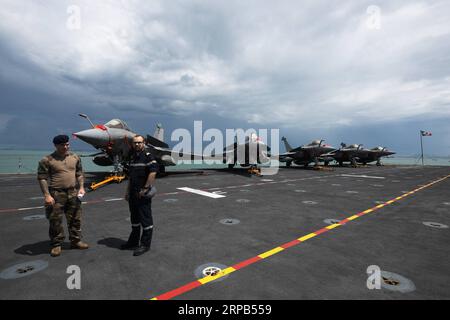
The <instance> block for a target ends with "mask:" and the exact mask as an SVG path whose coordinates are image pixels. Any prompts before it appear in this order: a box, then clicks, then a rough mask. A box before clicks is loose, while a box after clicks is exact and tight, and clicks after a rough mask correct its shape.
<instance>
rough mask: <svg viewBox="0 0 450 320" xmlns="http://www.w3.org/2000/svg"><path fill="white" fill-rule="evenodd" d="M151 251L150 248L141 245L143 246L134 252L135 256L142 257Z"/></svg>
mask: <svg viewBox="0 0 450 320" xmlns="http://www.w3.org/2000/svg"><path fill="white" fill-rule="evenodd" d="M149 250H150V246H144V245H141V246H139V248H137V249H136V250H134V252H133V256H140V255H142V254H144V253H146V252H147V251H149Z"/></svg>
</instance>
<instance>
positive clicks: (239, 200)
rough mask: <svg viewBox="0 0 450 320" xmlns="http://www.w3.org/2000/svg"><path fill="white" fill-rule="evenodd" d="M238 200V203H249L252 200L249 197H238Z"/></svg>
mask: <svg viewBox="0 0 450 320" xmlns="http://www.w3.org/2000/svg"><path fill="white" fill-rule="evenodd" d="M236 202H238V203H249V202H250V200H248V199H237V200H236Z"/></svg>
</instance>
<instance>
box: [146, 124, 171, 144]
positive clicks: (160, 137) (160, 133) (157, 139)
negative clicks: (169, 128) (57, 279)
mask: <svg viewBox="0 0 450 320" xmlns="http://www.w3.org/2000/svg"><path fill="white" fill-rule="evenodd" d="M147 143H149V144H151V145H153V146H155V147H160V148H169V145H168V144H167V143H165V142H164V129H163V127H162V125H161V124H160V123H158V124H157V125H156V129H155V133H154V134H153V137H152V136H150V135H147Z"/></svg>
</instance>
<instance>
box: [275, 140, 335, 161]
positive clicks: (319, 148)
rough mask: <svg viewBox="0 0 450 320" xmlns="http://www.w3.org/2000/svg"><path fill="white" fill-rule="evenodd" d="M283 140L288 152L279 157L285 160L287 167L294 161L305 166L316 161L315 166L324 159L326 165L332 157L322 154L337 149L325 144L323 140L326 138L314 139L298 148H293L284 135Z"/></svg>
mask: <svg viewBox="0 0 450 320" xmlns="http://www.w3.org/2000/svg"><path fill="white" fill-rule="evenodd" d="M281 140H282V141H283V142H284V146H285V147H286V151H287V152H286V153H282V154H280V155H279V159H280V162H285V163H286V166H287V167H289V166H290V165H291V164H292V162H294V163H295V164H297V165H303V166H305V167H307V166H308V165H309V164H310V163H311V162H314V164H315V166H318V165H319V161H323V162H324V163H325V165H328V163H329V161H331V160H332V159H330V158H326V157H323V156H322V155H323V154H325V153H328V152H331V151H332V150H335V148H334V147H332V146H330V145H327V144H324V143H323V142H324V141H325V140H314V141H312V142H311V143H310V144H307V145H303V146H300V147H297V148H292V147H291V146H290V144H289V142H288V141H287V139H286V138H285V137H282V138H281Z"/></svg>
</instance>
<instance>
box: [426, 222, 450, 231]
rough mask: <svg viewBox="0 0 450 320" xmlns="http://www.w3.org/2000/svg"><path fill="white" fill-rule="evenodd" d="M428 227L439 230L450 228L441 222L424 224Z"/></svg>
mask: <svg viewBox="0 0 450 320" xmlns="http://www.w3.org/2000/svg"><path fill="white" fill-rule="evenodd" d="M423 224H424V225H426V226H427V227H432V228H438V229H447V228H448V226H447V225H445V224H442V223H439V222H423Z"/></svg>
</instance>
